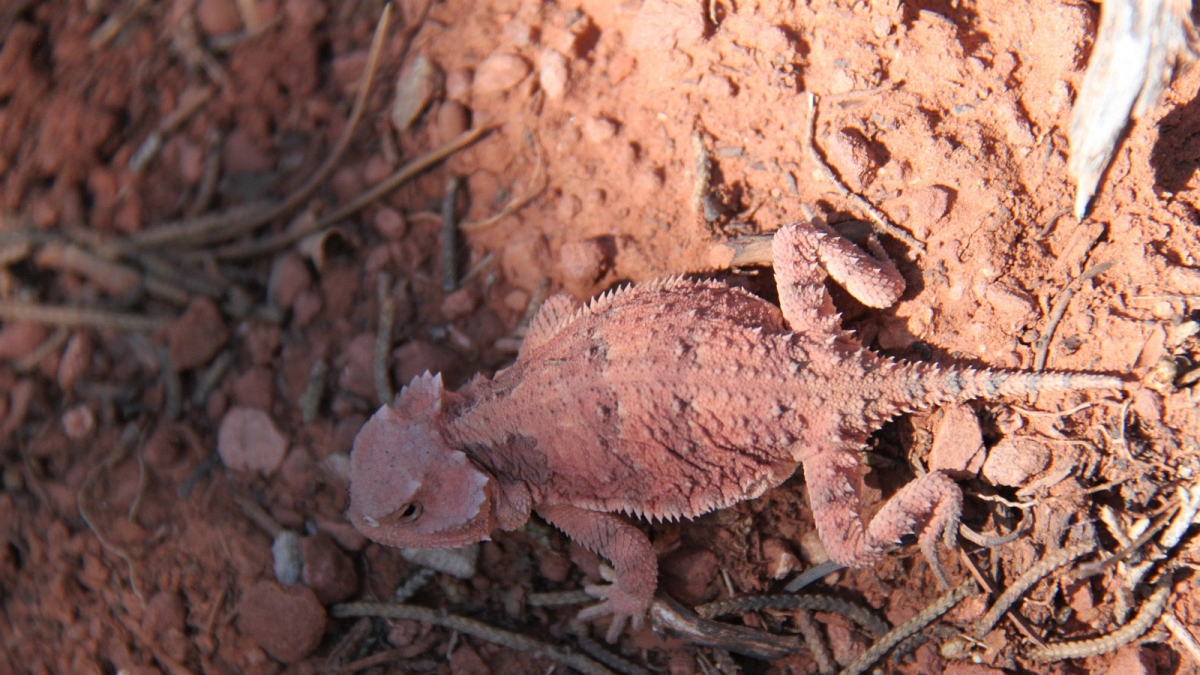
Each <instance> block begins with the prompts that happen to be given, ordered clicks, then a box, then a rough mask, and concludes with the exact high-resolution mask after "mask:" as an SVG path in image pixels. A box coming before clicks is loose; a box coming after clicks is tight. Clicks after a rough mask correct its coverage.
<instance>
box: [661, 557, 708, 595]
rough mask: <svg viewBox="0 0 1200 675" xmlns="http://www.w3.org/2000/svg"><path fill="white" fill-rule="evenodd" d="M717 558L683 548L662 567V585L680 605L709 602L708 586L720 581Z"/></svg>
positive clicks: (663, 561)
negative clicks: (714, 581)
mask: <svg viewBox="0 0 1200 675" xmlns="http://www.w3.org/2000/svg"><path fill="white" fill-rule="evenodd" d="M718 564H719V561H718V560H717V555H716V554H715V553H713V552H712V551H709V550H708V549H703V548H680V549H677V550H675V551H672V552H671V553H670V554H668V555H667V556H666V557H665V558H663V559H662V562H661V563H660V564H659V569H660V570H661V572H662V577H663V586H664V588H665V590H666V591H667V592H668V593H670V594H671V595H673V596H675V597H677V598H679V600H680V601H681V602H684V603H688V604H692V605H697V604H700V603H702V602H704V601H705V600H707V595H708V587H709V585H710V584H712V582H713V580H714V579H716V578H717V566H718Z"/></svg>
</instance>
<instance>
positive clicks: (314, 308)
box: [292, 291, 324, 327]
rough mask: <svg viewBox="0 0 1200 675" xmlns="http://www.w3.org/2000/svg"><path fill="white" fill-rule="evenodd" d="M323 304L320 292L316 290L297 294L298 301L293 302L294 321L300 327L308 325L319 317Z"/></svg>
mask: <svg viewBox="0 0 1200 675" xmlns="http://www.w3.org/2000/svg"><path fill="white" fill-rule="evenodd" d="M323 306H324V303H323V302H322V301H321V294H320V293H317V292H316V291H303V292H301V293H300V294H299V295H297V296H296V301H295V302H293V303H292V323H294V324H295V325H297V326H300V327H303V326H307V325H308V324H310V323H312V321H313V319H315V318H317V315H318V314H320V313H321V309H322V307H323Z"/></svg>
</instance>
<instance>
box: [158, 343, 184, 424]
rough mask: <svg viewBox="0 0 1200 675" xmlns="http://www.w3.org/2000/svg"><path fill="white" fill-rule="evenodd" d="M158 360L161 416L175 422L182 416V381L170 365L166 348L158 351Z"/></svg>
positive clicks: (169, 353)
mask: <svg viewBox="0 0 1200 675" xmlns="http://www.w3.org/2000/svg"><path fill="white" fill-rule="evenodd" d="M158 359H159V361H160V362H161V363H162V378H163V398H164V399H165V400H164V403H163V414H164V415H166V417H167V419H169V420H171V421H175V420H177V419H179V416H180V415H182V414H183V380H181V379H180V377H179V372H178V371H176V370H175V367H174V365H172V364H171V352H169V351H168V350H167V348H166V347H162V348H160V349H159V350H158Z"/></svg>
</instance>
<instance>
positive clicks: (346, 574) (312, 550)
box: [300, 534, 358, 605]
mask: <svg viewBox="0 0 1200 675" xmlns="http://www.w3.org/2000/svg"><path fill="white" fill-rule="evenodd" d="M300 554H301V556H302V557H303V559H304V573H303V575H302V576H301V579H302V580H303V581H304V583H305V585H307V586H308V587H309V588H311V589H313V591H314V592H315V593H316V594H317V599H318V600H320V601H321V604H323V605H331V604H333V603H335V602H341V601H343V600H347V599H349V598H351V597H353V596H354V594H356V593H358V570H357V569H356V568H355V567H354V561H353V560H351V559H350V556H348V555H346V552H345V551H343V550H342V549H340V548H338V545H337V543H336V542H334V540H333V539H331V538H330V537H328V536H327V535H324V534H315V535H313V536H311V537H304V538H303V539H301V540H300Z"/></svg>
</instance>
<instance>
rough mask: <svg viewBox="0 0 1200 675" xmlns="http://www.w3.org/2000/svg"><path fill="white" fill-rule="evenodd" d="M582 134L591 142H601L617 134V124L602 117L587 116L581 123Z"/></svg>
mask: <svg viewBox="0 0 1200 675" xmlns="http://www.w3.org/2000/svg"><path fill="white" fill-rule="evenodd" d="M583 135H584V137H585V138H587V139H588V140H589V141H591V142H593V143H603V142H605V141H608V140H611V139H612V137H613V136H616V135H617V125H616V123H615V122H613V121H612V120H608V119H605V118H603V117H589V118H588V119H587V120H585V121H584V123H583Z"/></svg>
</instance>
